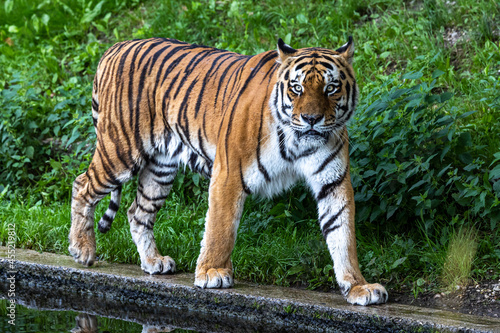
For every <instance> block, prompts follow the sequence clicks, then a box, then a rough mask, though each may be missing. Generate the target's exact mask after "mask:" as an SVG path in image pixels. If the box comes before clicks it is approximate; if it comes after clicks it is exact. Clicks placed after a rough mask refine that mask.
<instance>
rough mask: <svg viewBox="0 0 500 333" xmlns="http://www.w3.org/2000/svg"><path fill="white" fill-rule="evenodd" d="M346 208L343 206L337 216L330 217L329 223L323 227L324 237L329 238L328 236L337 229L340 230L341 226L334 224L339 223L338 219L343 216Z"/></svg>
mask: <svg viewBox="0 0 500 333" xmlns="http://www.w3.org/2000/svg"><path fill="white" fill-rule="evenodd" d="M345 208H346V206H343V207H342V208H341V209H340V210H339V211H338V212H337V214H335V215H333V216H332V217H330V218H329V219H328V221H326V223H325V224H323V226H322V227H321V232H322V233H323V237H325V238H327V237H328V235H329V234H330V233H331V232H332V231H334V230H335V229H337V228H339V227H340V226H341V225H334V223H335V222H336V221H337V219H338V218H339V216H340V214H342V212H343V211H344V209H345Z"/></svg>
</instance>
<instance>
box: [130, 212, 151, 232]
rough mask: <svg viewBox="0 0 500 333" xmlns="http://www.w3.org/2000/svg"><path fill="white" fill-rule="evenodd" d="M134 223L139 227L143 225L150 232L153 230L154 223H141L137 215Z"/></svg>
mask: <svg viewBox="0 0 500 333" xmlns="http://www.w3.org/2000/svg"><path fill="white" fill-rule="evenodd" d="M134 222H135V223H137V224H139V225H142V226H143V227H144V228H146V229H148V230H153V223H150V222H149V221H148V222H142V221H139V220H138V219H137V217H136V216H135V215H134Z"/></svg>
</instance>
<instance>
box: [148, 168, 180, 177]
mask: <svg viewBox="0 0 500 333" xmlns="http://www.w3.org/2000/svg"><path fill="white" fill-rule="evenodd" d="M148 170H149V171H150V172H151V173H152V174H153V175H155V176H156V177H168V176H172V175H175V174H176V173H177V170H176V171H174V172H172V171H163V170H153V169H151V168H148Z"/></svg>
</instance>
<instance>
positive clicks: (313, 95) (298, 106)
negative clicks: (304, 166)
mask: <svg viewBox="0 0 500 333" xmlns="http://www.w3.org/2000/svg"><path fill="white" fill-rule="evenodd" d="M278 55H279V57H278V62H280V63H281V64H280V67H279V70H278V81H277V83H276V86H275V89H274V91H273V95H272V98H271V100H270V104H271V108H272V109H273V110H274V112H273V113H274V116H275V118H276V120H277V121H278V122H280V123H281V124H282V126H283V129H284V130H285V132H287V134H288V135H287V136H293V137H294V139H295V140H296V142H300V143H304V144H307V145H318V144H324V143H325V142H326V141H328V139H329V137H330V136H332V135H336V134H337V133H339V131H340V130H341V129H342V128H343V127H344V125H345V124H346V122H347V121H348V120H349V119H350V118H351V117H352V115H353V113H354V109H355V108H356V103H357V99H358V87H357V85H356V80H355V78H354V71H353V68H352V59H353V55H354V44H353V42H352V37H349V41H348V42H347V43H346V44H345V45H343V46H342V47H340V48H338V49H337V50H335V51H333V50H329V49H324V48H304V49H299V50H296V49H293V48H292V47H290V46H289V45H287V44H285V43H284V42H283V40H282V39H281V38H280V39H279V40H278Z"/></svg>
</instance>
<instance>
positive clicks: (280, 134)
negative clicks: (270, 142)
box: [277, 126, 292, 162]
mask: <svg viewBox="0 0 500 333" xmlns="http://www.w3.org/2000/svg"><path fill="white" fill-rule="evenodd" d="M277 132H278V146H279V147H280V155H281V158H283V159H284V160H285V161H288V162H292V159H291V158H290V157H289V156H288V155H287V153H286V151H285V144H284V141H285V134H284V133H283V130H282V129H281V126H278V129H277Z"/></svg>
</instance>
